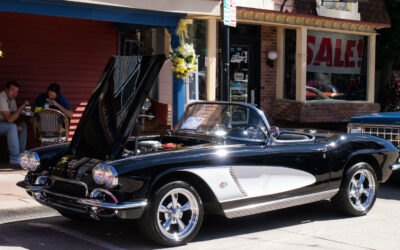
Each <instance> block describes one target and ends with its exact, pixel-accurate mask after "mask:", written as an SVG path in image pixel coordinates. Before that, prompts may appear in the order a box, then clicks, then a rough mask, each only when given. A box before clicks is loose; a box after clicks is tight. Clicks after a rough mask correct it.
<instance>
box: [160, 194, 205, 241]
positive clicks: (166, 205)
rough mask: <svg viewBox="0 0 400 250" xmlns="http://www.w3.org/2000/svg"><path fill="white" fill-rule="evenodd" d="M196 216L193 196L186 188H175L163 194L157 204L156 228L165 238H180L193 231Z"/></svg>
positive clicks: (196, 210)
mask: <svg viewBox="0 0 400 250" xmlns="http://www.w3.org/2000/svg"><path fill="white" fill-rule="evenodd" d="M198 216H199V205H198V203H197V200H196V198H195V196H194V195H193V194H192V193H191V192H190V191H188V190H186V189H183V188H175V189H172V190H171V191H169V192H168V193H167V194H165V195H164V197H163V198H162V199H161V202H160V204H159V206H158V210H157V221H158V228H159V229H160V231H161V233H162V234H163V235H164V236H166V237H167V238H169V239H174V240H181V239H183V238H185V237H186V236H188V235H189V234H190V233H191V232H192V231H193V229H194V228H195V226H196V225H197V222H198Z"/></svg>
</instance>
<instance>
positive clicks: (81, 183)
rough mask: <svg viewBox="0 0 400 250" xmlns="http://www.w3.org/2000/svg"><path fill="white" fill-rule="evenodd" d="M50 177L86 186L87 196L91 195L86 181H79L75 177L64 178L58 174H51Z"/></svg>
mask: <svg viewBox="0 0 400 250" xmlns="http://www.w3.org/2000/svg"><path fill="white" fill-rule="evenodd" d="M49 179H53V180H56V181H64V182H69V183H73V184H77V185H81V186H84V187H85V197H89V187H88V185H87V184H86V183H84V182H82V181H78V180H74V179H66V178H62V177H58V176H49Z"/></svg>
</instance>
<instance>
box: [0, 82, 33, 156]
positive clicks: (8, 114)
mask: <svg viewBox="0 0 400 250" xmlns="http://www.w3.org/2000/svg"><path fill="white" fill-rule="evenodd" d="M19 88H20V86H19V84H18V83H17V82H15V81H9V82H7V84H6V88H5V90H4V91H2V92H0V135H4V134H6V135H7V144H8V151H9V152H10V163H11V164H19V154H20V153H22V152H23V151H24V150H25V147H26V123H19V124H18V125H17V124H15V122H16V121H17V119H18V118H19V116H20V114H21V111H22V110H24V108H25V106H26V105H28V104H29V102H28V101H25V103H24V104H22V105H21V106H19V108H17V105H16V103H15V98H16V97H17V95H18V90H19Z"/></svg>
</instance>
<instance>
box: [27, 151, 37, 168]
mask: <svg viewBox="0 0 400 250" xmlns="http://www.w3.org/2000/svg"><path fill="white" fill-rule="evenodd" d="M39 166H40V158H39V155H38V154H37V153H36V152H32V153H30V154H29V156H28V164H27V166H26V168H27V169H28V170H30V171H36V169H38V168H39Z"/></svg>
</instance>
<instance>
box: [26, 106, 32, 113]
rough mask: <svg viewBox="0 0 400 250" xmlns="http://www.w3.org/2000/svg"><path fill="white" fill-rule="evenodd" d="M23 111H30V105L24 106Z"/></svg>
mask: <svg viewBox="0 0 400 250" xmlns="http://www.w3.org/2000/svg"><path fill="white" fill-rule="evenodd" d="M25 112H27V113H30V112H31V106H29V105H27V106H25Z"/></svg>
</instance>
